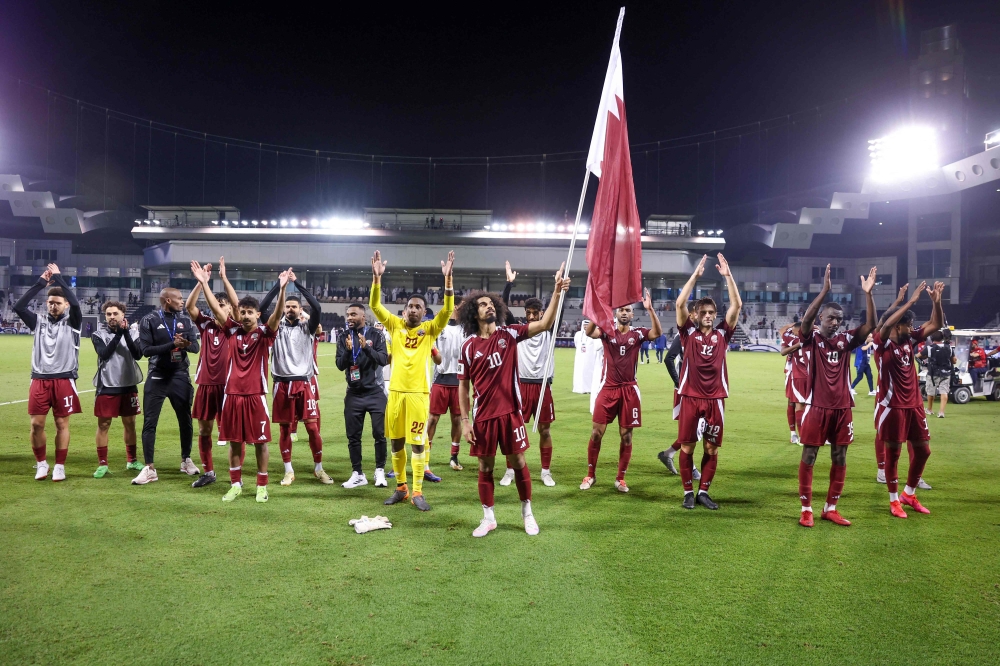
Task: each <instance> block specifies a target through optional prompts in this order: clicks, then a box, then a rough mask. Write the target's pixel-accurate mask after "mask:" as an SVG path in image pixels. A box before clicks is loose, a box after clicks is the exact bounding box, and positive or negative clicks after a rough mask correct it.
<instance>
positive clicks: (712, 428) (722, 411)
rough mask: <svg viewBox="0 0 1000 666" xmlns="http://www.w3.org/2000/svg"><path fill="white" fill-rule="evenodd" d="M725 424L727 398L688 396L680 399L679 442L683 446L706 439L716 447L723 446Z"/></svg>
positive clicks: (678, 415)
mask: <svg viewBox="0 0 1000 666" xmlns="http://www.w3.org/2000/svg"><path fill="white" fill-rule="evenodd" d="M725 423H726V401H725V398H692V397H691V396H687V395H682V396H681V397H680V409H679V411H678V414H677V441H678V442H680V443H681V444H690V443H692V442H697V441H699V440H701V439H704V440H705V441H706V442H707V443H709V444H712V445H714V446H722V437H723V435H724V434H725V430H726V429H725Z"/></svg>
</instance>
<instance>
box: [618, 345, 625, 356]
mask: <svg viewBox="0 0 1000 666" xmlns="http://www.w3.org/2000/svg"><path fill="white" fill-rule="evenodd" d="M618 354H619V355H620V356H624V355H625V345H622V346H621V347H619V348H618Z"/></svg>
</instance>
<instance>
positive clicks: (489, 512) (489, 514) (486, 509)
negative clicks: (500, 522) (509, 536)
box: [483, 504, 497, 523]
mask: <svg viewBox="0 0 1000 666" xmlns="http://www.w3.org/2000/svg"><path fill="white" fill-rule="evenodd" d="M483 519H484V520H488V521H490V522H491V523H495V522H497V519H496V518H495V517H494V516H493V507H491V506H486V505H485V504H484V505H483Z"/></svg>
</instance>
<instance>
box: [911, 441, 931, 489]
mask: <svg viewBox="0 0 1000 666" xmlns="http://www.w3.org/2000/svg"><path fill="white" fill-rule="evenodd" d="M930 457H931V445H930V444H924V445H917V446H914V447H913V461H912V462H911V463H910V472H909V474H907V475H906V485H908V486H909V487H911V488H916V487H917V483H919V482H920V477H921V476H922V475H923V473H924V467H925V466H926V465H927V459H928V458H930Z"/></svg>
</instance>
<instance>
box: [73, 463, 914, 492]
mask: <svg viewBox="0 0 1000 666" xmlns="http://www.w3.org/2000/svg"><path fill="white" fill-rule="evenodd" d="M56 467H58V465H56ZM903 492H904V493H906V494H907V495H916V494H917V490H916V488H911V487H909V486H906V487H905V488H903Z"/></svg>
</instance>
